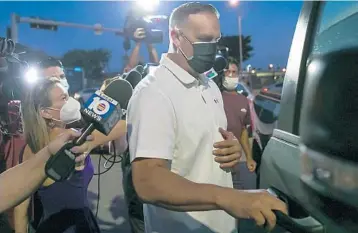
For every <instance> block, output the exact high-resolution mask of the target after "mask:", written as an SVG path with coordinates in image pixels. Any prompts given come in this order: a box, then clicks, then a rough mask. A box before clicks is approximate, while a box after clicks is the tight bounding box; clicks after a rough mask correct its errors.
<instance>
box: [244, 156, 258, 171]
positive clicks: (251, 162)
mask: <svg viewBox="0 0 358 233" xmlns="http://www.w3.org/2000/svg"><path fill="white" fill-rule="evenodd" d="M246 165H247V168H248V169H249V171H250V172H254V171H255V170H256V162H255V160H253V159H251V158H250V159H248V160H247V161H246Z"/></svg>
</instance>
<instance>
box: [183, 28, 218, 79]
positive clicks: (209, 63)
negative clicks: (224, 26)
mask: <svg viewBox="0 0 358 233" xmlns="http://www.w3.org/2000/svg"><path fill="white" fill-rule="evenodd" d="M179 33H180V35H181V36H182V37H183V38H184V39H185V40H186V41H188V42H189V43H190V44H191V45H192V47H193V56H191V57H188V56H187V55H186V54H185V53H184V52H183V50H182V49H181V48H180V47H179V50H180V52H181V53H182V54H183V56H184V57H185V58H186V60H187V61H188V64H189V66H190V67H191V68H192V69H193V70H194V71H195V72H197V73H199V74H202V73H204V72H206V71H208V70H210V69H211V68H213V67H214V62H215V56H216V52H217V41H218V40H216V41H214V42H194V43H192V42H190V41H189V39H188V38H187V37H186V36H185V35H184V34H183V33H182V32H180V31H179Z"/></svg>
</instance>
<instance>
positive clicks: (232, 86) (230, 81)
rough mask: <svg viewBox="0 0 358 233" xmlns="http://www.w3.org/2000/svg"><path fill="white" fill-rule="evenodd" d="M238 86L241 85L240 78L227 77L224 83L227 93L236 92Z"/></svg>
mask: <svg viewBox="0 0 358 233" xmlns="http://www.w3.org/2000/svg"><path fill="white" fill-rule="evenodd" d="M238 84H239V77H237V78H231V77H225V79H224V82H223V86H224V88H225V89H226V90H227V91H235V90H236V87H237V85H238Z"/></svg>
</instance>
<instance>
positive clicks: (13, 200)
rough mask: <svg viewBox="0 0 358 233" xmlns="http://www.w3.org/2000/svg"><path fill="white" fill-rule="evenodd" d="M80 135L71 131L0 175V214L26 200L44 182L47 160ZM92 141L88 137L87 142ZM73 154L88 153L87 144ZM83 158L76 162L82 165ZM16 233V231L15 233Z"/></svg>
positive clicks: (79, 157)
mask: <svg viewBox="0 0 358 233" xmlns="http://www.w3.org/2000/svg"><path fill="white" fill-rule="evenodd" d="M80 135H81V133H80V132H79V131H75V130H72V129H68V130H66V131H64V132H63V133H62V134H60V135H58V137H57V138H56V139H55V140H53V141H52V142H50V143H49V144H48V145H47V146H46V147H44V148H43V149H41V150H40V151H38V152H37V153H36V154H35V155H34V156H33V157H32V158H31V159H29V160H28V161H26V162H24V163H22V164H20V165H17V166H15V167H13V168H12V169H10V170H7V171H5V172H3V173H1V174H0V190H1V192H0V213H2V212H4V211H5V210H7V209H9V208H12V207H14V206H16V205H17V204H18V203H21V202H22V201H23V200H25V199H26V198H28V197H29V196H30V195H31V193H33V192H34V191H36V189H37V188H38V187H39V186H40V185H41V184H42V183H43V182H44V181H45V180H46V178H47V176H46V174H45V165H46V162H47V161H48V159H49V158H50V157H51V156H53V155H55V154H56V153H57V152H58V151H59V150H60V149H61V148H62V146H63V145H64V144H65V143H67V142H68V141H70V140H73V139H75V138H77V137H79V136H80ZM90 140H92V137H88V138H87V141H90ZM71 150H72V152H73V153H76V154H82V153H85V152H86V151H88V143H85V144H83V145H81V146H79V147H74V148H72V149H71ZM83 160H84V157H83V156H78V157H77V158H76V162H77V163H79V164H82V163H83V162H84V161H83ZM17 232H18V231H16V233H17ZM23 232H26V231H23Z"/></svg>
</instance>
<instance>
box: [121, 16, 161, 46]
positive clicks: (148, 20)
mask: <svg viewBox="0 0 358 233" xmlns="http://www.w3.org/2000/svg"><path fill="white" fill-rule="evenodd" d="M166 19H167V16H164V15H149V16H143V15H139V14H136V15H135V14H134V12H133V13H132V14H131V13H130V14H129V15H128V16H127V18H126V21H125V23H124V33H125V35H126V36H127V37H128V38H130V39H132V40H137V39H136V38H134V32H135V31H136V30H137V29H138V28H143V29H144V31H145V35H146V37H145V38H144V39H143V40H144V41H145V42H147V43H151V44H158V43H162V42H163V37H164V35H163V31H161V30H159V29H156V28H157V26H158V24H160V23H162V22H164V21H165V20H166Z"/></svg>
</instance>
